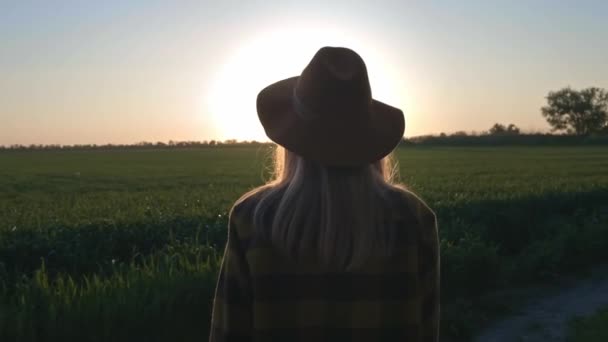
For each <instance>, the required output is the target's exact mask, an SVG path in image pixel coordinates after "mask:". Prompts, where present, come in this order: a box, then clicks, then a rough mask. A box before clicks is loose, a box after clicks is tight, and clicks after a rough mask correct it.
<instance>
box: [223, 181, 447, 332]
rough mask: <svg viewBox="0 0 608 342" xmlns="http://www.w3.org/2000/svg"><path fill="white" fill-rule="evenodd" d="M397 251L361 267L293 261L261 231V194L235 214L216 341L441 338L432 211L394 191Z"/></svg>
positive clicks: (302, 259)
mask: <svg viewBox="0 0 608 342" xmlns="http://www.w3.org/2000/svg"><path fill="white" fill-rule="evenodd" d="M391 197H392V198H393V201H394V202H393V205H392V206H391V207H392V209H391V210H393V213H392V214H393V215H391V217H392V219H391V222H387V224H394V225H396V229H397V232H398V234H397V235H396V239H397V243H396V250H395V253H394V255H392V256H390V257H385V256H379V257H377V258H370V259H369V261H368V262H366V263H365V264H364V265H362V266H360V267H359V268H358V269H357V270H353V271H349V272H346V271H341V272H336V271H335V270H328V269H326V268H324V267H320V264H319V263H318V262H317V261H316V259H315V257H314V256H311V257H310V258H299V259H298V260H294V259H293V258H291V257H289V256H287V255H285V254H284V253H282V252H280V251H279V250H278V249H277V248H275V247H274V246H273V244H272V242H271V241H270V240H269V239H268V238H266V237H264V236H262V235H260V234H258V233H256V230H255V229H254V224H253V213H254V209H255V207H256V204H257V203H256V201H257V197H256V196H250V197H249V198H247V199H245V200H244V201H242V202H240V203H239V204H238V205H236V206H235V207H234V209H233V211H232V213H231V217H230V227H229V240H228V245H227V248H226V254H225V256H224V258H225V260H224V264H223V266H222V268H223V269H222V272H221V273H220V279H219V280H218V288H217V293H216V299H215V303H214V312H213V319H212V334H211V340H212V341H344V340H346V341H397V340H403V341H436V340H437V331H438V315H439V288H438V286H439V254H438V248H437V246H438V241H437V240H438V237H437V228H436V220H435V215H434V214H433V212H432V211H431V210H430V209H429V208H428V207H427V206H426V204H424V202H422V201H421V200H420V199H419V198H418V197H416V196H415V195H414V194H412V193H410V192H407V191H405V190H400V191H395V192H394V194H393V195H392V196H391Z"/></svg>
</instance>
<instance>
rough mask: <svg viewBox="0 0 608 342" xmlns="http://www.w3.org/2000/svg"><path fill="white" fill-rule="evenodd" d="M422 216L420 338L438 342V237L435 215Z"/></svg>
mask: <svg viewBox="0 0 608 342" xmlns="http://www.w3.org/2000/svg"><path fill="white" fill-rule="evenodd" d="M427 210H428V212H427V213H425V214H423V219H422V222H423V226H422V231H421V236H420V244H419V247H418V248H419V252H418V253H419V256H418V263H419V268H418V279H419V281H420V290H421V291H422V292H421V303H420V305H421V306H420V309H421V313H420V318H421V328H422V331H421V337H422V339H421V340H422V341H424V342H437V341H439V311H440V309H439V290H440V286H439V269H440V260H439V259H440V256H439V235H438V229H437V219H436V217H435V214H434V213H433V212H432V211H430V209H427Z"/></svg>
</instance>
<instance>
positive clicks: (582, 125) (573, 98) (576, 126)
mask: <svg viewBox="0 0 608 342" xmlns="http://www.w3.org/2000/svg"><path fill="white" fill-rule="evenodd" d="M541 112H542V114H543V116H544V117H545V118H546V119H547V122H548V123H549V125H551V127H552V128H553V131H566V133H569V134H578V135H587V134H591V133H597V132H601V131H603V130H605V129H606V127H607V126H608V92H606V90H604V89H602V88H595V87H591V88H586V89H583V90H580V91H578V90H575V89H572V88H570V87H566V88H563V89H560V90H558V91H551V92H549V95H548V96H547V106H544V107H542V108H541Z"/></svg>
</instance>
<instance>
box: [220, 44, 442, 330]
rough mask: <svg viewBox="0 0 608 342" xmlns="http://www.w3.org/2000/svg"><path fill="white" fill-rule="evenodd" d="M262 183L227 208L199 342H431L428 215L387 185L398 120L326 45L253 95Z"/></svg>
mask: <svg viewBox="0 0 608 342" xmlns="http://www.w3.org/2000/svg"><path fill="white" fill-rule="evenodd" d="M257 109H258V114H259V117H260V121H261V123H262V125H263V126H264V129H265V131H266V134H267V135H268V137H269V138H270V139H271V140H273V141H274V142H275V143H277V144H278V146H277V148H276V153H275V163H274V171H275V176H274V179H273V180H272V181H270V182H269V183H267V184H266V185H264V186H261V187H259V188H257V189H254V190H252V191H250V192H249V193H247V194H245V195H243V196H242V197H241V198H240V199H239V200H238V201H237V202H236V203H235V205H234V207H233V208H232V211H231V214H230V219H229V227H228V242H227V245H226V250H225V253H224V259H223V261H222V266H221V269H220V274H219V278H218V282H217V289H216V294H215V299H214V302H213V314H212V320H211V333H210V341H212V342H217V341H437V340H438V330H439V241H438V233H437V222H436V218H435V214H434V213H433V211H432V210H431V209H429V207H428V206H427V205H426V204H425V203H424V202H423V201H422V200H420V199H419V198H418V197H417V196H416V195H414V194H413V193H411V192H409V191H407V190H406V189H405V188H404V187H403V186H401V185H399V184H397V183H396V182H395V181H394V179H395V176H396V168H393V167H392V165H391V162H390V156H389V155H390V153H391V151H392V150H393V149H394V148H395V147H396V146H397V145H398V143H399V141H400V140H401V138H402V137H403V132H404V126H405V123H404V118H403V113H402V112H401V111H400V110H399V109H397V108H393V107H391V106H388V105H386V104H383V103H381V102H379V101H376V100H373V99H372V97H371V89H370V86H369V80H368V76H367V71H366V67H365V64H364V62H363V60H362V59H361V57H360V56H359V55H358V54H357V53H355V52H354V51H352V50H349V49H346V48H331V47H325V48H322V49H321V50H319V51H318V52H317V54H316V55H315V56H314V57H313V59H312V60H311V62H310V63H309V65H308V66H307V67H306V68H305V69H304V71H303V72H302V74H301V75H300V76H299V77H292V78H289V79H286V80H283V81H279V82H277V83H275V84H272V85H270V86H268V87H266V88H265V89H263V90H262V91H261V92H260V94H259V95H258V101H257Z"/></svg>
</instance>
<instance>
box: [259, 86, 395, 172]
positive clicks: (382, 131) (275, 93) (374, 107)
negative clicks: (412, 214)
mask: <svg viewBox="0 0 608 342" xmlns="http://www.w3.org/2000/svg"><path fill="white" fill-rule="evenodd" d="M297 82H298V77H297V76H296V77H291V78H288V79H285V80H282V81H279V82H276V83H273V84H271V85H269V86H268V87H266V88H264V89H263V90H262V91H261V92H260V93H259V94H258V97H257V112H258V117H259V119H260V122H261V123H262V126H263V127H264V131H265V132H266V135H267V136H268V138H270V139H271V140H272V141H274V142H275V143H277V144H279V145H281V146H283V147H285V148H286V149H288V150H289V151H292V152H294V153H296V154H298V155H301V156H302V157H304V158H307V159H311V160H316V161H318V162H320V163H322V164H325V165H330V166H359V165H365V164H371V163H373V162H375V161H378V160H380V159H382V158H384V157H385V156H387V155H388V154H389V153H391V151H392V150H393V149H394V148H395V147H396V146H397V145H398V144H399V142H400V141H401V139H402V138H403V133H404V130H405V119H404V116H403V112H402V111H401V110H400V109H398V108H395V107H392V106H389V105H387V104H385V103H382V102H380V101H377V100H372V102H371V105H370V106H369V108H364V109H362V110H367V111H369V112H370V113H369V114H370V115H369V118H370V119H369V121H367V122H365V123H364V124H363V123H360V122H356V121H349V120H340V121H338V122H331V121H327V120H321V119H320V118H305V117H303V116H302V115H301V114H299V113H298V111H297V110H296V107H295V103H294V98H293V93H294V87H295V86H296V84H297Z"/></svg>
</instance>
